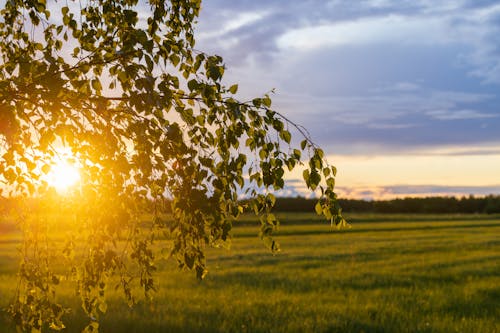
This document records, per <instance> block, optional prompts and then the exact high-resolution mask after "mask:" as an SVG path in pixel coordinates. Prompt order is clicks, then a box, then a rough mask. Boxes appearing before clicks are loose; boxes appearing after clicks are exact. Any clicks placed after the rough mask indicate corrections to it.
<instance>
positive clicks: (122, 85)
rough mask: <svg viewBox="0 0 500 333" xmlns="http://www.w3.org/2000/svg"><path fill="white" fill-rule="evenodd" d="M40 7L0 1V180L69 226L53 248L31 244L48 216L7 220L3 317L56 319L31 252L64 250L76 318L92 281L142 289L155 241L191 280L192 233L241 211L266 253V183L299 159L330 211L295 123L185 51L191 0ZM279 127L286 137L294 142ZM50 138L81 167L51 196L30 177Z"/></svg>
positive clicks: (48, 274)
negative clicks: (74, 182) (9, 289)
mask: <svg viewBox="0 0 500 333" xmlns="http://www.w3.org/2000/svg"><path fill="white" fill-rule="evenodd" d="M55 6H59V7H60V9H58V10H57V12H54V13H52V15H51V13H50V12H49V11H48V9H47V6H46V3H45V1H41V0H38V1H30V2H22V1H7V2H6V3H5V6H4V8H3V9H1V10H0V14H1V15H2V17H3V21H0V57H1V59H0V144H1V148H0V171H1V177H0V181H1V182H2V183H3V184H4V185H5V186H4V187H5V189H6V190H4V192H7V193H4V194H7V195H9V194H10V195H21V196H25V197H28V196H36V197H37V198H39V199H40V202H44V203H45V204H44V205H45V206H43V205H40V207H26V208H25V209H26V210H27V212H28V213H30V214H35V213H36V214H38V216H40V215H41V214H43V213H44V212H45V213H47V212H54V211H57V212H58V213H61V212H63V211H64V212H65V214H66V213H67V218H66V220H65V222H64V223H67V226H68V229H70V230H72V233H71V235H69V236H68V240H67V241H66V242H65V244H64V245H62V246H61V247H62V248H57V247H56V246H55V245H54V248H44V247H42V246H38V245H39V243H40V242H41V241H42V240H45V241H47V242H48V241H49V240H50V230H51V228H55V226H54V223H53V221H52V222H51V221H49V220H46V221H45V220H43V221H42V220H31V219H30V220H26V219H22V223H21V225H22V226H23V234H24V240H23V247H24V249H26V251H27V252H26V253H29V254H30V255H26V256H24V257H23V259H22V262H21V267H22V268H21V271H20V279H21V283H20V285H21V286H22V288H20V289H19V293H18V297H17V299H16V300H15V302H14V304H13V305H12V307H11V310H10V313H11V314H12V316H13V318H14V320H15V322H16V324H17V325H18V327H20V328H21V329H22V330H26V331H29V330H32V331H36V330H41V329H42V326H43V327H46V326H50V327H51V328H52V329H62V328H63V324H62V322H61V317H62V314H63V313H64V311H65V310H64V309H63V307H62V306H60V305H58V304H57V303H56V301H55V298H53V297H52V296H51V295H52V294H53V291H54V292H55V290H56V287H57V286H58V283H59V278H58V274H56V273H55V272H52V270H51V269H52V268H51V267H47V268H43V265H42V264H43V263H44V262H46V261H47V260H49V258H50V259H52V258H59V259H60V260H65V263H66V264H65V265H66V266H67V267H69V270H70V273H68V276H69V279H70V280H71V281H73V282H75V283H76V284H77V290H78V294H79V296H80V298H81V301H82V308H83V310H84V312H85V313H86V314H87V315H88V317H89V324H88V326H87V327H86V328H85V330H86V331H87V332H92V331H97V330H98V327H99V325H98V319H99V316H100V315H102V314H103V313H105V312H106V311H107V304H106V298H105V296H106V290H107V289H108V287H114V288H116V289H118V290H121V291H122V292H123V295H124V297H125V299H126V301H127V302H128V304H129V305H131V306H132V305H133V304H134V302H135V296H134V295H133V293H132V290H133V285H134V283H137V284H138V285H139V286H140V287H141V288H142V290H143V291H144V294H145V295H146V297H150V296H151V292H153V291H154V290H155V289H156V284H155V280H154V272H155V270H156V261H157V258H158V257H159V255H158V253H157V252H160V253H163V254H165V253H167V254H168V256H169V257H171V258H174V259H175V260H176V261H177V263H178V265H179V267H181V268H186V269H190V270H194V271H195V273H196V275H197V276H198V277H199V278H203V277H204V276H205V275H206V274H207V269H206V267H205V249H206V247H207V246H221V245H224V244H226V243H227V242H228V240H229V239H230V237H231V228H232V223H233V222H232V221H233V220H234V219H236V218H237V217H238V216H239V215H241V214H242V213H244V212H245V211H251V212H254V213H255V214H257V215H258V216H259V217H260V221H261V232H260V237H261V238H262V239H263V240H264V242H265V244H266V245H267V246H268V247H269V248H270V249H271V250H272V251H278V250H279V246H278V244H277V243H276V242H275V240H274V239H273V238H272V234H273V232H274V231H275V230H276V229H277V228H278V226H279V221H278V220H277V218H276V216H274V215H273V213H272V208H273V206H274V203H275V198H274V196H273V195H272V194H271V191H272V190H279V189H282V188H283V187H284V185H285V180H284V177H285V170H292V169H294V168H295V167H297V166H300V165H302V166H304V168H305V170H304V173H303V178H304V181H305V184H306V186H307V187H308V188H309V189H311V190H312V191H318V193H319V194H320V196H321V198H320V200H319V202H318V205H316V207H315V210H316V212H317V213H318V214H322V215H324V216H325V217H326V218H327V219H328V220H330V221H331V222H332V224H335V225H340V224H342V223H344V220H343V219H342V217H341V214H340V213H341V211H340V207H338V204H337V201H336V194H335V192H334V190H333V187H334V183H335V181H334V177H335V173H336V169H335V168H334V167H332V166H329V165H328V163H327V161H326V160H325V156H324V153H323V151H322V150H321V149H320V148H319V147H317V146H316V145H315V144H314V143H313V142H312V141H311V138H310V137H309V135H308V134H307V132H306V131H305V130H304V129H303V128H302V127H300V126H299V125H296V124H295V123H293V122H292V121H290V120H289V119H287V118H286V117H285V116H284V115H283V114H281V113H278V112H276V111H275V110H273V109H271V107H272V101H271V98H270V95H269V94H266V95H264V96H263V97H257V98H254V99H252V100H250V101H248V102H241V101H239V100H237V99H236V94H237V93H238V85H236V84H233V85H230V86H228V87H226V86H224V85H223V83H222V78H223V75H224V72H225V65H224V63H223V60H222V58H221V57H219V56H216V55H207V54H204V53H202V52H199V51H197V50H195V48H194V44H195V40H194V35H193V24H194V22H195V20H196V17H197V16H198V14H199V11H200V1H197V0H183V1H164V0H155V1H150V2H149V4H145V3H142V2H141V3H140V4H139V2H137V1H130V0H105V1H100V2H96V3H95V2H85V1H81V2H77V3H76V4H75V3H73V2H70V3H67V4H66V3H56V5H55ZM139 10H141V11H149V12H148V14H147V15H142V14H141V15H139V14H138V13H139ZM57 15H59V17H58V18H56V16H57ZM141 17H147V19H145V20H142V19H141ZM293 133H297V134H298V135H299V136H302V141H301V143H300V147H295V146H294V145H293V142H294V141H293V140H292V134H293ZM58 146H66V147H69V148H71V150H72V151H73V152H74V155H75V156H74V157H75V159H77V160H78V161H79V163H80V164H81V165H82V166H83V168H82V182H81V184H80V187H79V188H78V189H75V190H74V192H72V193H71V195H68V196H67V197H65V198H64V199H61V198H60V197H58V196H57V195H55V194H54V193H53V190H52V191H51V189H49V188H48V184H47V182H45V181H43V175H44V174H46V173H47V171H48V170H47V167H48V165H49V164H50V161H51V159H52V158H54V156H56V155H57V147H58ZM242 191H245V193H246V198H247V199H248V200H247V201H245V203H243V202H242V201H241V199H242V197H241V196H240V193H241V192H242ZM57 200H64V202H65V205H66V206H67V210H61V209H59V208H57V207H59V206H58V204H56V203H57ZM59 203H60V202H59ZM42 206H43V207H44V208H43V207H42ZM166 214H169V215H168V216H170V217H171V218H170V219H166V218H165V216H167V215H166ZM26 215H28V214H26ZM65 216H66V215H65ZM144 216H151V221H148V222H144ZM51 223H52V224H51ZM41 226H43V228H42V227H41ZM33 230H36V232H37V233H33ZM35 236H36V237H35ZM54 244H55V243H54ZM158 249H159V250H158ZM28 250H29V251H28ZM45 266H46V265H45ZM113 277H117V278H113ZM112 281H113V282H112ZM116 281H118V282H116ZM112 283H113V284H114V285H112V286H110V284H112ZM40 285H42V286H48V287H47V288H45V287H44V288H40V287H39V286H40ZM44 325H45V326H44Z"/></svg>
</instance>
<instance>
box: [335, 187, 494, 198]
mask: <svg viewBox="0 0 500 333" xmlns="http://www.w3.org/2000/svg"><path fill="white" fill-rule="evenodd" d="M336 191H337V193H338V195H339V197H340V198H346V199H347V198H348V199H364V200H389V199H394V198H402V197H429V196H455V197H463V196H468V195H476V196H486V195H490V194H495V195H498V194H500V184H499V185H492V186H441V185H395V186H372V187H338V188H337V189H336Z"/></svg>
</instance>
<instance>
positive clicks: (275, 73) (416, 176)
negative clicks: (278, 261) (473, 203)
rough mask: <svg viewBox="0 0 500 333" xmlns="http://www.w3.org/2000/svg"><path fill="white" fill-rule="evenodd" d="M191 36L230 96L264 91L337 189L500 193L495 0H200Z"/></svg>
mask: <svg viewBox="0 0 500 333" xmlns="http://www.w3.org/2000/svg"><path fill="white" fill-rule="evenodd" d="M196 36H197V46H196V47H197V48H198V49H200V50H203V51H204V52H207V53H212V54H218V55H221V56H222V57H223V58H224V60H225V63H226V66H227V69H226V79H225V80H226V83H228V84H232V83H239V95H238V97H239V98H241V99H243V100H245V99H248V98H253V97H257V96H260V95H262V94H264V93H267V92H269V91H271V90H272V89H275V93H274V94H273V95H272V98H273V107H274V108H275V109H276V110H277V111H279V112H280V113H283V114H284V115H286V116H287V117H288V118H290V119H291V120H293V121H294V122H297V123H299V124H302V125H304V126H305V127H307V129H308V130H309V132H310V133H311V136H312V137H313V139H314V141H315V142H316V143H318V144H319V145H320V146H322V147H323V148H324V150H325V152H326V153H327V155H328V160H329V161H330V162H331V163H332V164H333V165H335V166H337V168H338V170H339V172H338V177H337V192H338V193H339V195H340V196H341V197H349V198H363V199H390V198H394V197H404V196H426V195H456V196H462V195H469V194H473V195H487V194H500V1H498V0H496V1H484V0H464V1H460V0H455V1H447V0H442V1H430V0H422V1H405V0H398V1H391V0H366V1H350V0H332V1H326V0H317V1H314V0H309V1H307V0H287V1H282V0H252V1H249V0H233V1H222V0H205V1H204V2H203V3H202V11H201V15H200V18H199V20H198V25H197V28H196ZM300 174H301V173H300V172H299V171H297V172H295V173H291V174H289V175H288V176H287V177H288V179H289V181H288V182H287V187H286V191H285V192H284V194H287V195H299V194H300V195H307V193H306V192H304V188H303V185H302V183H301V182H300V181H299V179H300V178H301V176H300Z"/></svg>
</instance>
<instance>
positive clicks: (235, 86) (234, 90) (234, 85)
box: [229, 84, 238, 95]
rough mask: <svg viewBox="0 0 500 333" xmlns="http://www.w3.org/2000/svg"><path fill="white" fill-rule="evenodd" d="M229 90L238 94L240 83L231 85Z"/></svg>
mask: <svg viewBox="0 0 500 333" xmlns="http://www.w3.org/2000/svg"><path fill="white" fill-rule="evenodd" d="M229 92H230V93H231V94H233V95H234V94H236V93H237V92H238V85H237V84H233V85H232V86H231V87H229Z"/></svg>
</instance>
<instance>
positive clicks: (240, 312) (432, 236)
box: [0, 214, 500, 333]
mask: <svg viewBox="0 0 500 333" xmlns="http://www.w3.org/2000/svg"><path fill="white" fill-rule="evenodd" d="M281 218H282V225H281V227H280V229H279V232H278V234H277V237H276V238H277V240H278V241H279V243H280V245H281V249H282V250H281V252H280V253H279V254H277V255H272V254H271V253H270V252H269V251H268V250H267V249H266V248H265V247H264V245H263V243H262V242H261V241H260V240H259V239H258V237H257V236H256V235H257V233H258V226H256V225H255V224H254V223H252V222H251V221H246V223H242V225H241V226H237V225H238V223H235V228H234V237H233V241H232V245H231V248H230V249H210V250H209V251H208V266H209V267H208V268H209V270H210V272H209V274H208V276H207V277H206V279H205V280H204V281H201V282H200V281H198V280H196V278H195V276H194V273H192V272H186V271H179V270H178V269H177V268H176V267H175V264H174V263H173V262H171V261H161V262H160V264H159V271H158V280H159V290H158V292H157V293H156V295H155V297H154V299H153V301H152V302H150V303H148V302H144V301H141V302H139V303H138V304H137V305H136V306H135V307H134V308H133V309H129V308H128V307H127V305H125V304H124V302H123V301H122V300H120V299H119V298H118V296H117V295H113V294H112V295H111V297H110V302H109V304H108V311H107V313H106V314H105V315H104V316H103V317H102V318H101V331H102V332H109V333H115V332H500V218H499V217H491V216H490V217H488V216H444V217H443V216H409V215H397V216H380V215H376V216H369V215H364V216H352V217H351V219H350V220H351V222H352V223H353V225H352V228H351V229H348V230H343V231H337V230H336V229H332V228H331V227H330V225H329V224H327V223H325V224H323V223H319V220H318V218H317V217H316V216H315V215H313V214H284V215H282V216H281ZM15 238H16V237H15V235H14V234H13V231H11V230H7V229H4V230H3V231H2V229H0V308H2V309H4V308H5V307H6V306H7V304H8V302H9V300H10V299H11V297H12V295H13V292H14V289H15V285H16V277H15V274H16V269H17V259H16V256H17V252H16V242H15ZM60 297H61V300H62V302H64V303H65V304H67V305H70V306H72V307H73V308H75V309H77V310H76V311H74V312H73V313H71V314H69V315H68V316H67V317H66V322H67V324H68V328H67V329H66V330H64V331H65V332H79V331H80V330H81V329H82V328H83V327H84V326H85V324H86V322H87V319H86V318H84V316H83V315H82V313H81V312H80V310H78V300H77V298H76V297H75V296H74V291H73V289H72V288H70V287H69V286H68V287H67V288H66V289H65V290H63V292H62V294H61V295H60ZM14 331H15V329H14V328H13V327H12V326H11V325H10V324H9V322H8V320H7V318H6V316H5V313H2V314H1V316H0V332H6V333H7V332H14Z"/></svg>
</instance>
